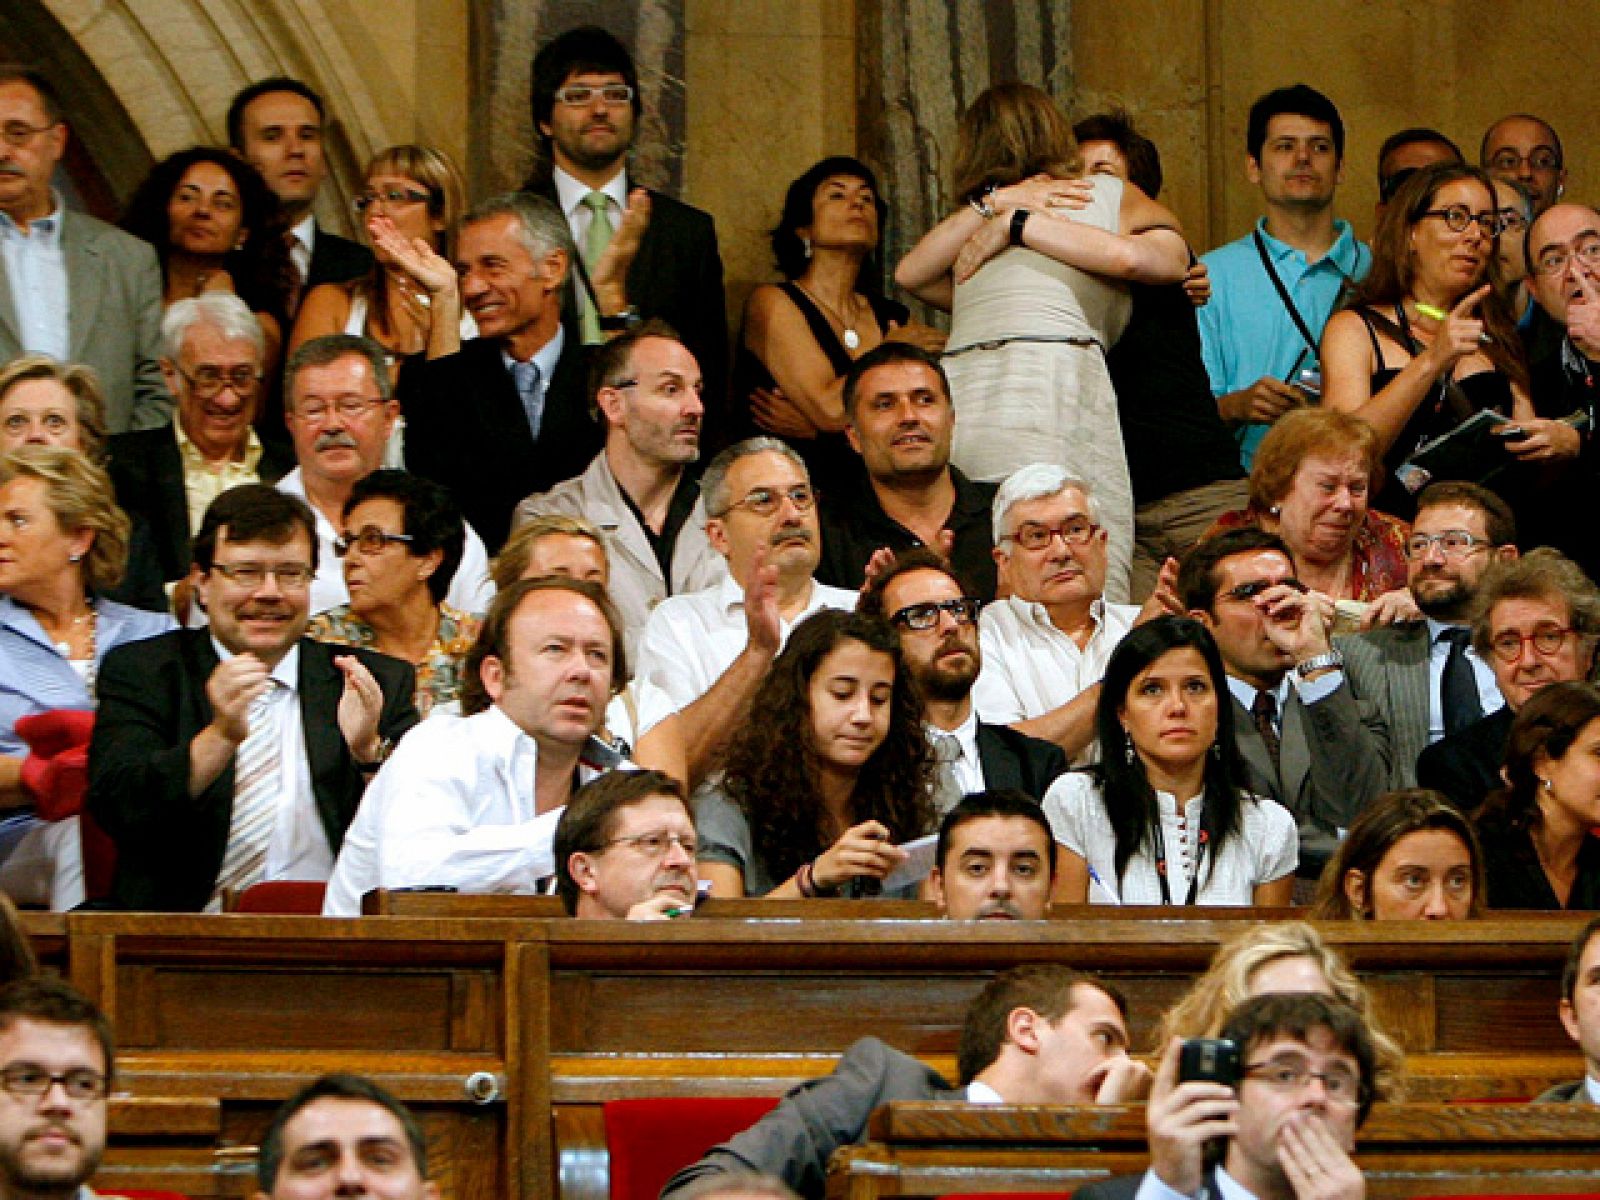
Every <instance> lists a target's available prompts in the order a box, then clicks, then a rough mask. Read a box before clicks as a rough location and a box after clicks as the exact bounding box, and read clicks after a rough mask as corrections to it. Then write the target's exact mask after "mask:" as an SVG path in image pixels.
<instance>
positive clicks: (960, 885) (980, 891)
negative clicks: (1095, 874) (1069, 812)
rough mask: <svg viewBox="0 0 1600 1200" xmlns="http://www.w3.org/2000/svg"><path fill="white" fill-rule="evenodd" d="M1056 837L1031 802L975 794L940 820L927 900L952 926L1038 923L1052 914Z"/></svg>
mask: <svg viewBox="0 0 1600 1200" xmlns="http://www.w3.org/2000/svg"><path fill="white" fill-rule="evenodd" d="M1055 874H1056V839H1055V836H1054V835H1053V834H1052V833H1051V832H1050V821H1049V818H1047V817H1046V816H1045V815H1044V811H1043V810H1042V809H1041V808H1040V807H1039V802H1038V800H1036V799H1035V798H1034V797H1032V796H1027V795H1024V794H1023V793H1022V792H1019V791H1017V790H1016V789H1014V788H998V789H994V790H991V791H986V792H974V793H972V794H971V795H968V796H966V797H964V798H963V799H962V801H961V803H960V804H958V805H956V806H955V807H954V808H952V809H951V810H950V811H949V812H948V813H946V814H945V818H944V821H943V823H941V824H940V826H939V847H938V853H937V857H936V860H935V866H934V868H933V873H932V874H931V875H929V876H928V895H929V898H930V899H931V900H932V901H933V902H934V903H935V904H937V905H938V906H939V911H940V912H941V913H943V914H944V915H945V917H946V918H948V919H949V920H951V921H1037V920H1041V919H1042V918H1044V917H1046V916H1048V915H1049V913H1050V887H1051V884H1052V883H1053V882H1054V880H1055Z"/></svg>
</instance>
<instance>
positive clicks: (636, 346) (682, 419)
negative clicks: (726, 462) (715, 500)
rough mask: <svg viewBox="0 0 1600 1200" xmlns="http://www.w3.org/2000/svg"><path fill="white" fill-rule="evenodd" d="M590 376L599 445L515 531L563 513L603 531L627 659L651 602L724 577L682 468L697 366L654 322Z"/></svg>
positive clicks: (692, 442) (696, 445) (531, 505)
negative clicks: (600, 429)
mask: <svg viewBox="0 0 1600 1200" xmlns="http://www.w3.org/2000/svg"><path fill="white" fill-rule="evenodd" d="M590 379H591V381H592V388H591V392H590V396H589V406H590V408H591V409H592V410H593V411H594V412H595V413H596V414H598V415H599V418H600V420H601V421H602V422H603V423H604V424H605V429H606V443H605V449H603V450H602V451H601V452H600V453H599V454H597V455H596V456H595V458H594V461H593V462H591V463H590V464H589V469H588V470H587V471H585V472H584V473H583V474H582V475H579V476H578V477H577V478H575V479H569V480H567V481H566V482H565V483H560V484H557V485H556V486H555V487H554V488H552V489H551V490H550V491H547V492H541V493H538V494H537V495H533V496H529V497H528V498H527V499H526V500H524V501H523V502H522V503H521V504H519V505H517V511H516V515H515V516H514V517H513V519H512V529H513V531H514V530H516V529H517V528H519V527H520V526H522V525H523V524H525V523H526V522H528V521H530V520H532V519H533V518H534V517H537V516H542V515H545V514H548V513H563V514H566V515H568V516H575V517H582V518H583V519H584V520H586V521H588V522H589V523H590V524H591V525H594V526H596V527H597V528H598V529H600V530H601V531H602V532H603V533H604V534H605V537H606V547H605V548H606V557H607V558H608V559H609V560H610V564H611V567H610V584H609V588H608V590H609V591H610V593H611V599H612V602H613V603H615V604H616V606H617V611H618V612H620V613H621V614H622V620H623V623H624V625H625V626H626V629H627V639H628V653H629V655H630V656H632V655H633V654H635V653H636V652H637V649H638V640H639V637H640V635H641V634H642V633H643V632H644V624H645V621H647V620H648V619H649V617H650V613H651V611H652V610H653V609H654V608H655V607H656V605H658V604H660V603H661V601H662V600H664V599H665V598H666V597H667V596H669V595H678V594H680V593H683V592H694V591H699V590H700V589H702V588H707V587H711V586H713V585H715V584H717V583H720V582H721V581H722V580H723V579H724V578H725V577H726V576H727V573H728V568H727V565H726V563H725V562H724V560H723V558H722V556H721V555H719V554H717V553H716V552H715V551H714V550H712V548H711V543H710V542H709V541H708V540H707V538H706V509H705V504H704V503H703V502H702V498H701V495H700V485H699V483H698V482H697V481H696V480H695V479H694V478H693V477H692V476H691V475H690V474H689V473H688V471H687V469H686V468H687V467H688V466H689V465H690V464H691V463H694V462H696V461H697V460H698V459H699V457H700V423H701V418H702V417H703V416H704V413H705V409H704V407H703V406H702V404H701V400H700V392H701V386H702V385H701V379H700V367H699V365H698V364H697V363H696V362H695V360H694V355H692V354H690V353H689V348H688V347H687V346H685V345H684V344H683V343H682V342H681V341H679V340H678V335H677V334H675V333H673V332H672V330H671V329H670V328H669V327H668V326H667V325H665V324H664V323H662V322H660V321H654V320H652V321H647V322H645V323H644V324H643V325H640V326H639V327H638V328H637V329H634V330H631V331H630V332H628V333H624V334H620V335H619V336H617V337H615V338H613V339H612V340H611V341H609V342H607V343H605V345H603V346H601V347H599V348H598V349H597V350H596V352H595V361H594V363H593V365H592V367H591V368H590Z"/></svg>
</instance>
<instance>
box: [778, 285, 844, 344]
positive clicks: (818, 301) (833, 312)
mask: <svg viewBox="0 0 1600 1200" xmlns="http://www.w3.org/2000/svg"><path fill="white" fill-rule="evenodd" d="M794 285H795V287H797V288H799V289H800V290H801V291H802V292H804V293H805V294H806V295H807V296H810V297H811V300H812V303H814V304H815V305H816V306H817V307H818V308H820V309H821V310H822V311H823V312H825V313H827V314H828V316H829V317H831V318H832V319H833V321H834V322H835V324H837V325H838V326H839V328H840V329H841V330H843V331H844V336H843V337H841V338H840V339H839V340H840V341H842V342H843V343H844V348H845V349H846V350H855V349H858V348H859V347H860V346H861V335H860V334H859V333H857V332H856V330H855V322H854V321H846V320H845V319H844V318H843V317H842V316H840V315H839V310H838V309H836V308H834V307H833V305H831V304H829V303H828V302H827V301H825V300H823V298H822V297H821V296H819V295H817V294H816V293H815V292H813V291H812V290H811V289H810V288H808V287H807V286H806V285H805V284H803V283H801V282H800V281H799V280H798V279H796V280H795V281H794ZM850 298H851V299H852V300H854V299H855V293H854V292H851V293H850Z"/></svg>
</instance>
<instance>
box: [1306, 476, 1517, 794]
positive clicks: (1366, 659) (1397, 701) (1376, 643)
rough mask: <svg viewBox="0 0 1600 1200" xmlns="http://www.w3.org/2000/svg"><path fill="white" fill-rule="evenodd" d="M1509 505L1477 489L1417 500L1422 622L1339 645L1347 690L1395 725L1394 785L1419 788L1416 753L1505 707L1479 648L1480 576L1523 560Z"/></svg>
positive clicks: (1417, 589)
mask: <svg viewBox="0 0 1600 1200" xmlns="http://www.w3.org/2000/svg"><path fill="white" fill-rule="evenodd" d="M1516 540H1517V527H1516V522H1515V520H1514V518H1513V517H1512V515H1511V510H1510V509H1509V508H1508V507H1506V503H1505V501H1503V500H1502V499H1500V497H1499V496H1496V495H1495V494H1494V493H1493V492H1491V491H1489V490H1488V489H1487V488H1483V487H1479V486H1478V485H1477V484H1475V483H1435V484H1431V485H1430V486H1428V487H1427V488H1425V489H1424V490H1423V491H1422V494H1421V495H1420V496H1418V497H1417V516H1416V520H1415V521H1413V522H1412V524H1411V536H1410V537H1409V538H1408V539H1407V540H1406V576H1407V585H1408V587H1407V590H1408V592H1409V593H1410V596H1411V599H1412V601H1413V602H1414V603H1415V604H1416V606H1417V608H1419V609H1420V610H1421V611H1422V615H1423V616H1424V617H1425V618H1427V619H1426V620H1425V621H1422V622H1405V623H1396V624H1390V625H1379V626H1376V627H1374V628H1372V629H1369V630H1366V631H1365V632H1363V633H1359V634H1353V635H1351V636H1349V637H1342V638H1337V639H1335V643H1334V644H1335V645H1336V646H1337V648H1338V649H1339V651H1340V652H1341V653H1342V654H1343V655H1344V666H1345V672H1346V674H1347V675H1348V677H1349V679H1350V686H1351V688H1353V689H1354V691H1355V694H1356V695H1357V696H1359V697H1361V699H1363V700H1365V701H1368V702H1369V703H1371V704H1372V705H1373V706H1374V707H1375V708H1376V709H1377V711H1378V714H1379V715H1380V716H1381V717H1382V718H1383V722H1384V724H1385V725H1386V726H1388V729H1389V742H1390V745H1391V747H1392V748H1393V751H1394V758H1393V761H1392V762H1391V763H1390V764H1389V787H1391V788H1412V787H1416V786H1417V757H1418V755H1420V754H1421V753H1422V751H1423V750H1424V749H1425V748H1426V747H1428V746H1431V745H1433V744H1434V743H1435V742H1437V741H1438V740H1439V739H1440V738H1442V737H1444V736H1445V735H1446V734H1449V733H1456V732H1459V731H1460V730H1462V729H1465V728H1466V727H1467V726H1468V725H1471V724H1472V723H1473V722H1475V721H1478V720H1480V719H1481V718H1482V717H1483V716H1484V714H1486V713H1492V712H1494V711H1495V710H1496V709H1498V708H1499V707H1500V706H1501V705H1502V704H1503V703H1504V701H1503V700H1501V698H1500V687H1499V685H1498V684H1497V683H1496V682H1495V678H1494V671H1493V669H1492V668H1491V667H1490V664H1489V660H1488V659H1487V658H1485V657H1483V656H1481V655H1479V653H1478V652H1477V651H1476V650H1475V649H1473V648H1472V646H1471V644H1470V643H1471V640H1472V615H1473V612H1474V611H1475V610H1476V607H1477V603H1478V591H1479V588H1480V587H1481V585H1482V583H1483V576H1484V573H1485V572H1486V571H1488V570H1489V568H1490V567H1491V566H1492V565H1493V564H1495V563H1496V562H1503V561H1506V560H1509V559H1513V558H1515V557H1516V556H1517V546H1516Z"/></svg>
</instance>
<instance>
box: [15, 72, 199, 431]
mask: <svg viewBox="0 0 1600 1200" xmlns="http://www.w3.org/2000/svg"><path fill="white" fill-rule="evenodd" d="M64 117H65V114H64V112H63V109H62V105H61V98H60V97H59V96H58V95H57V94H56V91H55V88H54V87H53V86H52V85H51V83H50V80H49V79H47V78H46V77H45V76H44V75H43V74H41V73H40V72H38V71H35V70H33V69H31V68H29V67H19V66H0V366H3V365H4V364H6V363H8V362H10V361H11V360H12V359H14V358H20V357H21V356H22V355H24V354H48V355H49V356H50V357H51V358H53V359H55V360H56V361H58V362H79V363H83V364H85V365H87V366H91V367H93V368H94V369H95V372H96V373H97V374H98V375H99V376H100V383H101V385H102V386H103V387H104V388H105V393H106V428H107V430H108V431H109V432H111V433H125V432H127V431H128V430H130V429H155V428H158V427H160V426H162V425H165V424H166V423H167V422H168V421H169V420H170V419H171V417H172V397H170V396H169V395H167V389H166V386H165V385H164V384H163V383H162V380H161V363H160V354H161V352H160V339H161V268H160V266H159V265H158V264H157V262H156V252H155V250H153V249H152V248H151V247H150V246H149V245H148V244H146V243H145V242H141V241H140V240H139V239H138V238H136V237H130V236H129V235H128V234H126V233H123V232H122V231H121V230H120V229H113V228H112V227H111V226H110V225H107V224H105V223H104V222H102V221H96V220H95V219H94V218H93V217H86V216H84V215H83V214H82V213H79V212H71V211H69V210H68V209H67V206H66V205H65V203H63V201H62V198H61V194H60V193H59V192H57V191H56V190H55V188H53V187H52V186H51V181H52V179H53V178H54V176H55V170H56V165H57V164H58V163H60V161H61V159H62V156H63V155H64V154H65V153H66V150H67V137H68V132H67V123H66V120H65V119H64Z"/></svg>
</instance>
